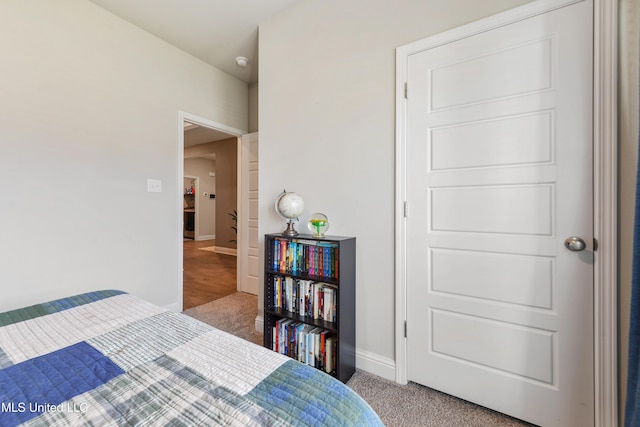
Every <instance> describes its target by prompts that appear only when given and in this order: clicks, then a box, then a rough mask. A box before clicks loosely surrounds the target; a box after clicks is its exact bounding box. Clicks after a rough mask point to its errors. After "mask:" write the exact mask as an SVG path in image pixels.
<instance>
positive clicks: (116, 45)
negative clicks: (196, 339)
mask: <svg viewBox="0 0 640 427" xmlns="http://www.w3.org/2000/svg"><path fill="white" fill-rule="evenodd" d="M0 52H1V55H0V69H1V70H2V73H1V75H0V100H1V101H0V289H2V297H1V298H0V311H2V310H6V309H11V308H15V307H18V306H21V305H26V304H33V303H37V302H41V301H44V300H49V299H52V298H57V297H62V296H66V295H69V294H75V293H79V292H84V291H90V290H95V289H102V288H118V289H122V290H125V291H129V292H131V293H134V294H137V295H139V296H141V297H143V298H146V299H148V300H149V301H152V302H154V303H157V304H159V305H163V306H174V305H175V304H176V303H177V294H176V289H177V280H178V277H179V276H178V274H182V273H181V272H179V271H178V267H177V266H178V244H181V241H182V238H181V237H180V235H179V221H180V217H179V211H178V201H179V197H180V196H179V194H181V188H180V187H181V186H182V182H181V180H180V182H178V179H177V174H178V172H177V171H178V161H177V159H178V146H177V142H178V135H179V132H182V123H179V122H178V112H179V111H180V110H181V111H186V112H188V113H191V114H195V115H197V116H200V117H204V118H206V119H209V120H213V121H216V122H219V123H223V124H225V125H228V126H231V127H234V128H239V129H246V128H247V109H248V106H247V102H248V101H247V99H248V92H247V85H246V84H245V83H242V82H241V81H239V80H237V79H235V78H232V77H230V76H229V75H227V74H224V73H222V72H221V71H219V70H217V69H215V68H213V67H211V66H209V65H206V64H205V63H203V62H201V61H200V60H197V59H195V58H194V57H192V56H190V55H188V54H186V53H184V52H182V51H179V50H177V49H175V48H173V47H171V46H169V45H168V44H166V43H165V42H163V41H161V40H159V39H157V38H155V37H153V36H151V35H150V34H148V33H146V32H144V31H142V30H140V29H138V28H136V27H134V26H132V25H130V24H128V23H126V22H125V21H123V20H121V19H119V18H117V17H116V16H115V15H112V14H110V13H108V12H106V11H104V10H102V9H100V8H98V7H97V6H95V5H94V4H93V3H90V2H88V1H86V0H56V1H50V0H4V1H2V2H0ZM148 178H154V179H160V180H162V192H161V193H147V191H146V190H147V189H146V186H147V179H148ZM175 307H177V305H175Z"/></svg>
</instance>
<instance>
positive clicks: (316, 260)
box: [270, 238, 339, 279]
mask: <svg viewBox="0 0 640 427" xmlns="http://www.w3.org/2000/svg"><path fill="white" fill-rule="evenodd" d="M338 252H339V249H338V245H337V244H336V243H332V242H323V241H316V240H303V239H293V240H289V239H278V238H276V239H273V243H272V247H271V248H270V255H271V263H272V266H273V271H276V272H280V273H290V274H298V275H299V274H304V275H309V276H323V277H329V278H332V279H335V278H338V258H339V257H338Z"/></svg>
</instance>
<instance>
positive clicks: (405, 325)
mask: <svg viewBox="0 0 640 427" xmlns="http://www.w3.org/2000/svg"><path fill="white" fill-rule="evenodd" d="M404 337H405V338H406V337H407V321H406V320H405V321H404Z"/></svg>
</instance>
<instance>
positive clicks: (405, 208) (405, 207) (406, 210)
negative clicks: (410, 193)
mask: <svg viewBox="0 0 640 427" xmlns="http://www.w3.org/2000/svg"><path fill="white" fill-rule="evenodd" d="M402 210H403V212H402V215H403V216H404V217H405V218H409V203H407V202H406V201H405V202H404V205H403V206H402Z"/></svg>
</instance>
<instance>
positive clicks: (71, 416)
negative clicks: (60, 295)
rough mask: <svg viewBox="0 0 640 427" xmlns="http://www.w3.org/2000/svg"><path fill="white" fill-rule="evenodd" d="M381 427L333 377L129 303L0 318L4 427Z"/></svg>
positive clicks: (84, 303) (30, 310)
mask: <svg viewBox="0 0 640 427" xmlns="http://www.w3.org/2000/svg"><path fill="white" fill-rule="evenodd" d="M15 425H26V426H52V425H55V426H75V425H93V426H122V425H136V426H159V425H175V426H196V425H202V426H212V425H224V426H252V425H253V426H258V425H260V426H305V425H327V426H349V425H351V426H380V425H382V423H381V421H380V419H379V418H378V416H377V415H376V414H375V412H373V410H372V409H371V408H370V407H369V406H368V405H367V403H366V402H364V400H362V399H361V398H360V397H359V396H358V395H357V394H355V393H354V392H353V391H352V390H351V389H349V388H348V387H347V386H345V385H344V384H342V383H341V382H339V381H338V380H336V379H334V378H333V377H330V376H329V375H327V374H325V373H323V372H321V371H319V370H316V369H314V368H311V367H309V366H306V365H303V364H301V363H299V362H297V361H294V360H291V359H289V358H287V357H285V356H283V355H280V354H278V353H275V352H273V351H270V350H268V349H265V348H262V347H259V346H257V345H255V344H253V343H250V342H248V341H244V340H242V339H240V338H237V337H235V336H232V335H230V334H227V333H225V332H223V331H220V330H218V329H215V328H213V327H211V326H209V325H206V324H204V323H201V322H200V321H197V320H195V319H193V318H191V317H188V316H186V315H183V314H179V313H173V312H170V311H168V310H165V309H163V308H161V307H158V306H155V305H153V304H150V303H148V302H145V301H142V300H140V299H138V298H135V297H134V296H132V295H130V294H126V293H124V292H120V291H113V290H106V291H98V292H91V293H87V294H82V295H78V296H74V297H70V298H64V299H60V300H56V301H52V302H49V303H45V304H39V305H34V306H31V307H26V308H22V309H18V310H14V311H10V312H6V313H0V426H15Z"/></svg>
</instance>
